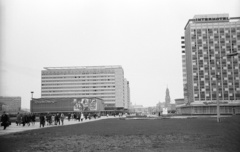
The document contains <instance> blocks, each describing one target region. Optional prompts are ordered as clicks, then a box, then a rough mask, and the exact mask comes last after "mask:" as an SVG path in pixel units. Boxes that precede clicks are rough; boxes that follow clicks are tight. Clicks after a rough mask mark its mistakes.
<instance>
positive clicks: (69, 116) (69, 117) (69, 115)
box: [68, 113, 71, 121]
mask: <svg viewBox="0 0 240 152" xmlns="http://www.w3.org/2000/svg"><path fill="white" fill-rule="evenodd" d="M70 119H71V114H70V113H68V121H70Z"/></svg>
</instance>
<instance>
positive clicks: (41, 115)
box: [39, 114, 45, 128]
mask: <svg viewBox="0 0 240 152" xmlns="http://www.w3.org/2000/svg"><path fill="white" fill-rule="evenodd" d="M39 120H40V128H41V126H42V127H44V125H45V116H44V115H43V114H40V117H39Z"/></svg>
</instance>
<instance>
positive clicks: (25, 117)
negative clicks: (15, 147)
mask: <svg viewBox="0 0 240 152" xmlns="http://www.w3.org/2000/svg"><path fill="white" fill-rule="evenodd" d="M26 122H27V115H26V113H24V114H23V116H22V124H23V127H24V126H25V124H26Z"/></svg>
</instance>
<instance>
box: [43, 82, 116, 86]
mask: <svg viewBox="0 0 240 152" xmlns="http://www.w3.org/2000/svg"><path fill="white" fill-rule="evenodd" d="M101 84H102V85H106V84H108V85H109V84H113V85H115V82H105V83H52V84H42V86H66V85H70V86H72V85H78V86H82V85H89V86H91V85H101Z"/></svg>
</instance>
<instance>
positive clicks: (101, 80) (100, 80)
mask: <svg viewBox="0 0 240 152" xmlns="http://www.w3.org/2000/svg"><path fill="white" fill-rule="evenodd" d="M83 81H99V82H107V81H115V79H87V80H86V79H82V80H42V82H83Z"/></svg>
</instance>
